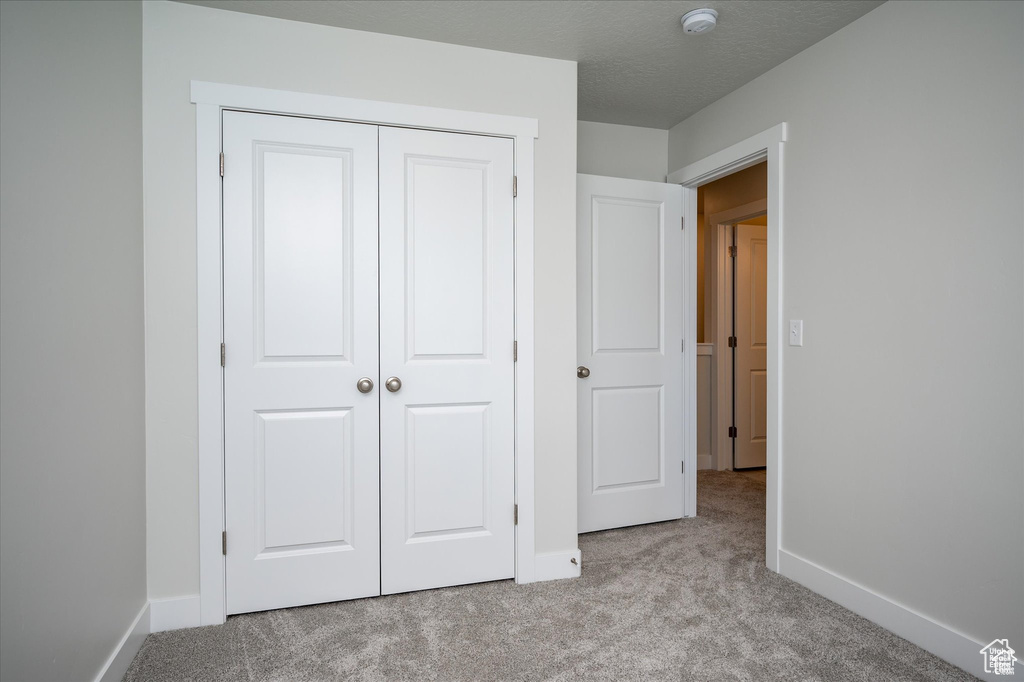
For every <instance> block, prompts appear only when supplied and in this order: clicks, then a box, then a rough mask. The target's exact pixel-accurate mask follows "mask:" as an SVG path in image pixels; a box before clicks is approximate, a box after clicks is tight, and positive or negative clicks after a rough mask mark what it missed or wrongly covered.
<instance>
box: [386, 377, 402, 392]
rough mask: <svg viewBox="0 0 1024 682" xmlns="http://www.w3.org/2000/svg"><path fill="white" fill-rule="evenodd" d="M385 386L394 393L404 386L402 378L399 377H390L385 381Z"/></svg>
mask: <svg viewBox="0 0 1024 682" xmlns="http://www.w3.org/2000/svg"><path fill="white" fill-rule="evenodd" d="M384 386H385V387H387V389H388V390H389V391H391V392H392V393H397V392H398V390H399V389H400V388H402V380H401V379H399V378H398V377H388V380H387V381H385V382H384Z"/></svg>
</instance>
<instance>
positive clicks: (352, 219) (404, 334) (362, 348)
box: [223, 112, 515, 613]
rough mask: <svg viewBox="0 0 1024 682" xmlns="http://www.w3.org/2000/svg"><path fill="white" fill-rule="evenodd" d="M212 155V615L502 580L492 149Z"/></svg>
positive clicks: (296, 126)
mask: <svg viewBox="0 0 1024 682" xmlns="http://www.w3.org/2000/svg"><path fill="white" fill-rule="evenodd" d="M223 140H224V143H223V144H224V179H223V210H224V215H223V225H224V244H223V258H224V267H223V273H224V300H223V302H224V341H225V354H224V396H225V404H224V439H225V442H224V452H225V528H226V543H225V544H226V550H225V553H226V576H225V578H226V588H227V610H228V613H242V612H247V611H259V610H265V609H274V608H281V607H286V606H296V605H300V604H312V603H318V602H327V601H337V600H342V599H354V598H359V597H368V596H373V595H379V594H389V593H396V592H406V591H411V590H419V589H427V588H433V587H442V586H447V585H457V584H465V583H472V582H480V581H486V580H498V579H503V578H510V577H512V576H513V575H514V552H515V550H514V547H515V545H514V527H513V523H514V522H513V504H514V446H513V434H514V393H513V391H514V374H513V372H514V366H513V339H514V317H513V274H514V261H513V196H512V184H513V177H512V175H513V144H512V141H511V140H509V139H503V138H492V137H485V136H479V135H459V134H453V133H442V132H434V131H425V130H414V129H403V128H390V127H384V126H376V125H366V124H356V123H343V122H337V121H326V120H317V119H304V118H295V117H288V116H273V115H264V114H253V113H243V112H225V113H224V118H223Z"/></svg>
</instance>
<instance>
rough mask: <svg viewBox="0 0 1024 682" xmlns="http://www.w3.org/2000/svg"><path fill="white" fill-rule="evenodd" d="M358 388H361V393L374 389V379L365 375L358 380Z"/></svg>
mask: <svg viewBox="0 0 1024 682" xmlns="http://www.w3.org/2000/svg"><path fill="white" fill-rule="evenodd" d="M356 388H358V389H359V392H360V393H369V392H370V391H372V390H373V379H371V378H370V377H363V378H362V379H360V380H359V381H357V382H356Z"/></svg>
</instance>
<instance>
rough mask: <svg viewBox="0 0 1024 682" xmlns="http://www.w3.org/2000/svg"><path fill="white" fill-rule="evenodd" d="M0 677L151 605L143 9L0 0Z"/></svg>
mask: <svg viewBox="0 0 1024 682" xmlns="http://www.w3.org/2000/svg"><path fill="white" fill-rule="evenodd" d="M0 90H2V96H0V145H2V148H3V154H2V156H0V216H2V217H0V374H2V381H0V405H2V408H0V678H3V679H4V680H11V681H12V682H14V681H15V680H45V681H46V682H54V681H56V680H90V679H93V677H94V676H95V675H96V674H97V673H98V672H99V670H100V668H101V666H102V665H103V664H104V663H105V661H106V659H107V657H108V656H109V655H110V654H111V653H112V652H113V650H114V647H115V646H116V645H117V643H118V642H119V641H120V639H121V637H122V636H123V635H124V634H125V632H126V631H127V630H128V628H129V626H130V625H131V624H132V622H133V621H134V620H135V617H136V616H137V615H138V614H139V612H140V610H141V609H142V608H143V606H144V605H145V603H146V534H145V533H146V526H145V514H146V509H145V497H144V495H145V454H144V446H145V440H144V432H143V427H144V414H143V370H144V366H143V319H142V298H143V297H142V7H141V5H140V4H139V3H137V2H29V3H22V2H3V3H0Z"/></svg>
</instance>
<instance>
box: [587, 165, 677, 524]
mask: <svg viewBox="0 0 1024 682" xmlns="http://www.w3.org/2000/svg"><path fill="white" fill-rule="evenodd" d="M576 186H577V221H578V222H577V246H576V248H577V277H578V280H577V322H578V336H577V338H578V341H577V343H578V357H579V364H580V366H579V368H578V369H577V377H578V379H577V382H578V406H579V408H578V409H579V422H578V429H579V431H578V448H579V451H578V457H579V467H578V476H579V479H578V480H579V482H578V486H579V491H578V504H579V532H581V533H586V532H589V531H595V530H603V529H606V528H616V527H620V526H631V525H637V524H641V523H653V522H656V521H667V520H670V519H678V518H682V516H683V481H684V478H683V477H684V473H683V454H684V440H683V439H684V428H683V424H684V376H683V370H684V366H685V365H684V357H685V356H684V345H683V329H684V325H683V315H684V305H683V282H684V277H685V275H686V273H684V259H683V230H682V218H683V196H684V194H683V188H682V187H680V186H678V185H669V184H664V183H657V182H644V181H640V180H626V179H622V178H607V177H600V176H594V175H578V176H577V184H576ZM689 346H690V349H686V351H685V352H693V351H692V350H691V349H692V348H694V347H695V344H694V343H690V344H689Z"/></svg>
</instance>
